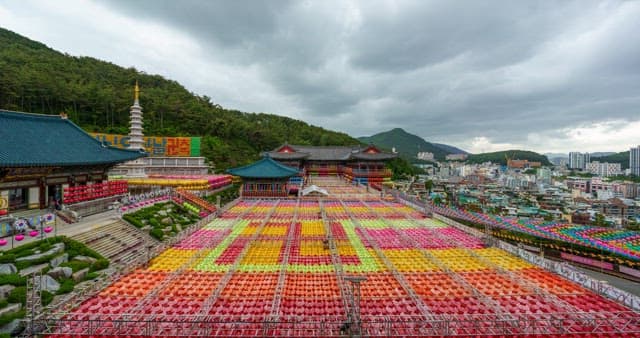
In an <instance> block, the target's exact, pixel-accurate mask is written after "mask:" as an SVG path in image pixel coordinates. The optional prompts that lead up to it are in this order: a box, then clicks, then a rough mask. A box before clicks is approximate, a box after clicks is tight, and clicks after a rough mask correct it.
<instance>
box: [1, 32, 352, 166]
mask: <svg viewBox="0 0 640 338" xmlns="http://www.w3.org/2000/svg"><path fill="white" fill-rule="evenodd" d="M0 46H2V48H0V109H7V110H15V111H23V112H30V113H41V114H59V113H60V112H66V113H67V114H68V115H69V118H70V119H71V120H73V121H74V122H75V123H76V124H78V125H80V126H81V127H82V128H84V129H85V130H87V131H95V132H107V133H119V134H126V133H128V122H129V121H128V119H129V106H131V104H132V101H133V85H134V83H135V81H136V80H137V81H138V82H139V83H140V87H141V91H142V92H141V96H140V104H141V105H142V107H143V110H144V128H145V130H144V131H145V134H146V135H154V136H155V135H162V136H202V137H203V140H202V154H203V155H204V156H206V157H207V158H208V159H209V160H210V161H212V162H213V163H214V164H215V165H216V167H217V168H218V170H220V169H225V168H228V167H231V166H237V165H240V164H244V163H247V162H249V161H252V160H254V159H256V157H257V156H258V154H259V152H260V151H263V150H270V149H273V148H275V147H277V146H278V145H280V144H283V143H285V142H289V143H292V144H303V145H353V144H357V143H358V140H356V139H354V138H352V137H350V136H349V135H347V134H344V133H338V132H333V131H329V130H325V129H323V128H320V127H315V126H311V125H309V124H307V123H305V122H303V121H298V120H294V119H290V118H287V117H281V116H276V115H270V114H263V113H244V112H240V111H235V110H229V109H225V108H222V107H221V106H219V105H217V104H215V103H214V102H213V101H212V99H211V98H209V97H207V96H200V95H197V94H194V93H191V92H189V91H188V90H187V89H185V88H184V87H183V86H182V85H180V84H179V83H177V82H176V81H172V80H168V79H165V78H163V77H162V76H159V75H148V74H145V73H143V72H140V71H138V70H136V69H134V68H122V67H120V66H117V65H115V64H112V63H109V62H104V61H100V60H97V59H94V58H90V57H74V56H70V55H67V54H63V53H60V52H57V51H55V50H53V49H51V48H48V47H47V46H45V45H43V44H41V43H39V42H35V41H32V40H29V39H27V38H25V37H22V36H20V35H18V34H15V33H13V32H11V31H8V30H5V29H2V28H0ZM211 75H212V77H213V78H214V75H215V74H211Z"/></svg>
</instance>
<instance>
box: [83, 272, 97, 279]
mask: <svg viewBox="0 0 640 338" xmlns="http://www.w3.org/2000/svg"><path fill="white" fill-rule="evenodd" d="M98 277H100V274H99V273H97V272H95V271H94V272H89V273H88V274H87V276H86V277H85V278H84V280H92V279H96V278H98Z"/></svg>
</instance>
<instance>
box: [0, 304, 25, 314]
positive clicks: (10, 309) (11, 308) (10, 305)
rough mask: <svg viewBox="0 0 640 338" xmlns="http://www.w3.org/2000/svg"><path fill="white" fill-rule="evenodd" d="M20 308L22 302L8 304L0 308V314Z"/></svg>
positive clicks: (16, 310)
mask: <svg viewBox="0 0 640 338" xmlns="http://www.w3.org/2000/svg"><path fill="white" fill-rule="evenodd" d="M21 308H22V303H16V304H9V305H7V306H5V307H4V308H3V309H0V316H2V315H5V314H7V313H13V312H18V311H20V309H21Z"/></svg>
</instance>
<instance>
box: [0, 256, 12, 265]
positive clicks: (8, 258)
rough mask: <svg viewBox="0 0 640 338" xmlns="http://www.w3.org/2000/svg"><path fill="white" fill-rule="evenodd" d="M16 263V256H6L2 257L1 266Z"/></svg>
mask: <svg viewBox="0 0 640 338" xmlns="http://www.w3.org/2000/svg"><path fill="white" fill-rule="evenodd" d="M15 261H16V255H15V254H4V255H2V256H0V264H6V263H13V262H15Z"/></svg>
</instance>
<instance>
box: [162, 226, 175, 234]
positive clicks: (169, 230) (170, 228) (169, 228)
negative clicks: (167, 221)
mask: <svg viewBox="0 0 640 338" xmlns="http://www.w3.org/2000/svg"><path fill="white" fill-rule="evenodd" d="M172 230H173V228H172V227H166V228H164V229H162V232H164V233H165V234H168V233H170V232H171V231H172Z"/></svg>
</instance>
